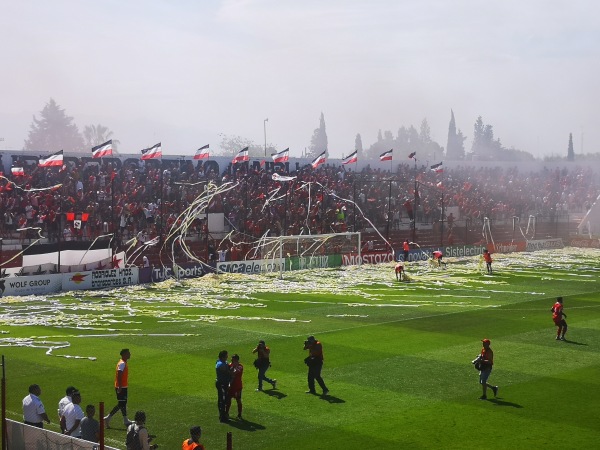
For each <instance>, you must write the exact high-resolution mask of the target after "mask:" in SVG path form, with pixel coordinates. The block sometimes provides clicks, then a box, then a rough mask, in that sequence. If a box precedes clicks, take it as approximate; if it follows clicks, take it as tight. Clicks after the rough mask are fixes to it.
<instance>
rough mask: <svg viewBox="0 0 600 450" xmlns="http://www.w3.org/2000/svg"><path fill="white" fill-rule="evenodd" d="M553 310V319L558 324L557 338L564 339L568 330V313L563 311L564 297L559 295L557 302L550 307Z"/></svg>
mask: <svg viewBox="0 0 600 450" xmlns="http://www.w3.org/2000/svg"><path fill="white" fill-rule="evenodd" d="M550 311H552V320H554V325H556V327H557V329H556V340H557V341H564V340H565V333H566V332H567V321H566V320H565V319H566V318H567V315H566V314H565V312H564V311H563V298H562V297H557V299H556V303H554V306H552V308H551V309H550Z"/></svg>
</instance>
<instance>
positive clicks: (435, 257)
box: [433, 250, 446, 267]
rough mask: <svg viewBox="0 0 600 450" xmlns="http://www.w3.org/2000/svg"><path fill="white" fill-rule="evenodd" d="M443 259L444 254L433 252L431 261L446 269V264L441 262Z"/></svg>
mask: <svg viewBox="0 0 600 450" xmlns="http://www.w3.org/2000/svg"><path fill="white" fill-rule="evenodd" d="M443 257H444V254H443V253H442V251H441V250H436V251H435V252H433V260H434V261H436V262H437V265H438V267H440V266H441V265H442V264H443V265H444V267H446V263H445V262H444V261H442V258H443Z"/></svg>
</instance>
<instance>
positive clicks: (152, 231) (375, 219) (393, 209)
mask: <svg viewBox="0 0 600 450" xmlns="http://www.w3.org/2000/svg"><path fill="white" fill-rule="evenodd" d="M20 163H22V164H21V166H23V167H24V175H19V176H13V175H8V176H7V177H5V178H2V179H1V180H0V215H1V217H2V220H1V221H0V227H1V234H2V237H4V238H6V237H9V236H19V238H20V239H22V240H25V239H27V238H28V237H31V232H27V231H20V232H18V231H17V230H22V229H24V228H27V227H39V228H41V229H42V234H43V235H44V236H47V237H48V238H49V239H50V240H57V239H64V240H71V239H92V238H94V237H97V236H99V235H102V234H107V233H112V232H115V233H116V235H117V236H118V237H119V238H120V241H121V242H125V241H126V240H127V239H130V238H132V237H138V239H139V240H140V241H141V242H143V241H144V240H147V239H151V238H153V237H155V236H160V235H161V233H163V234H164V233H166V231H167V230H168V229H169V228H170V227H171V226H172V225H173V224H174V223H175V221H176V220H177V217H178V215H179V214H180V213H181V212H182V211H184V210H185V209H186V208H187V207H188V206H189V205H190V204H191V202H192V201H193V200H194V199H195V198H196V197H197V196H198V195H200V194H201V193H202V191H203V190H204V189H205V187H206V183H203V182H209V181H210V182H213V183H216V184H218V185H220V184H222V183H226V182H232V183H234V184H235V187H234V188H233V189H231V190H228V191H227V192H225V193H224V194H220V195H216V196H214V197H213V198H212V199H211V201H210V203H209V206H208V211H207V212H209V213H213V212H223V213H224V215H225V217H226V220H227V222H228V223H229V225H230V226H231V227H232V229H234V230H237V231H238V232H239V233H240V235H242V236H247V237H250V238H258V237H260V236H262V235H264V234H265V233H267V232H268V233H269V234H270V235H274V236H277V235H281V234H287V235H296V234H309V233H310V234H319V233H330V232H342V231H346V230H353V231H362V230H364V229H365V228H367V227H378V228H381V227H392V229H393V228H397V227H399V226H400V224H401V223H402V222H410V221H411V220H416V221H417V222H430V223H431V222H436V221H439V220H441V219H442V205H443V206H444V208H446V211H447V210H448V208H449V207H457V208H458V211H459V214H458V217H454V216H453V217H451V218H450V220H461V219H464V218H469V219H471V220H473V221H477V220H483V218H484V217H487V218H489V219H491V220H502V219H509V218H511V217H513V216H518V217H521V218H523V217H527V216H529V215H532V214H533V215H537V216H543V217H547V218H549V219H550V220H552V218H553V217H555V216H556V215H560V214H567V213H569V212H581V211H585V209H586V208H589V207H590V205H591V204H592V203H593V202H594V201H595V199H596V197H597V196H598V194H599V193H600V187H599V183H598V175H597V174H595V173H594V172H593V170H592V169H591V168H586V167H578V166H573V167H571V168H569V169H567V168H563V169H546V168H541V169H540V170H537V171H534V172H526V173H525V172H522V171H520V170H519V168H518V167H511V168H509V169H503V168H500V167H495V168H480V167H479V168H476V167H471V166H455V167H453V168H450V169H448V168H445V167H444V170H443V172H441V173H440V171H439V170H437V171H434V170H430V169H429V168H428V167H426V166H422V165H411V164H397V165H395V168H394V171H393V172H391V171H389V170H387V171H386V170H381V169H372V168H370V167H366V168H364V169H362V170H360V171H358V172H355V171H353V170H352V166H342V165H338V166H336V165H332V164H325V165H322V166H320V167H319V168H317V169H313V168H312V167H311V166H310V165H307V166H304V167H301V168H299V169H298V170H291V171H290V172H289V173H288V172H286V170H285V165H282V164H276V165H273V164H272V163H268V164H267V165H266V167H265V166H264V165H263V166H260V167H259V166H257V165H249V164H247V163H243V164H236V165H231V164H229V165H228V166H227V167H225V169H224V170H223V171H222V172H221V173H216V172H215V171H214V170H206V171H205V165H204V164H202V162H196V161H189V160H188V161H185V160H181V161H166V160H165V161H162V165H161V161H160V160H151V161H145V162H144V161H139V162H137V163H131V162H130V163H128V164H125V165H123V166H122V167H121V166H120V167H119V168H118V169H117V166H116V165H114V163H111V162H108V161H102V160H98V162H96V161H94V162H90V161H89V160H78V161H77V162H74V161H72V160H71V161H68V162H66V163H65V164H64V165H63V166H62V167H51V168H48V167H46V168H39V167H37V166H35V165H29V166H28V165H26V164H25V163H24V162H21V161H15V162H14V164H13V165H15V166H16V165H19V164H20ZM273 171H276V172H278V173H279V174H280V175H286V176H293V177H295V178H294V180H292V181H275V180H274V179H273V178H272V174H273ZM56 185H61V186H60V187H55V188H49V187H51V186H56ZM40 188H46V189H43V190H36V189H40ZM415 188H416V192H415ZM60 212H62V213H64V214H59V213H60ZM68 213H70V214H68ZM444 220H446V221H447V220H448V218H447V217H444ZM193 229H194V232H197V233H198V236H201V235H204V234H205V233H206V224H205V223H203V222H202V220H197V221H196V222H195V223H194V228H193ZM28 233H29V234H28Z"/></svg>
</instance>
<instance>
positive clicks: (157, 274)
mask: <svg viewBox="0 0 600 450" xmlns="http://www.w3.org/2000/svg"><path fill="white" fill-rule="evenodd" d="M141 270H143V269H141ZM151 270H152V273H151V281H154V282H156V281H164V280H166V279H167V278H177V279H181V278H198V277H201V276H202V275H204V274H205V273H206V272H208V271H212V268H210V267H206V266H205V265H204V264H200V263H187V264H181V265H179V266H173V267H153V268H152V269H151ZM144 281H145V280H141V282H144Z"/></svg>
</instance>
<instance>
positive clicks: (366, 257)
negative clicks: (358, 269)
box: [342, 252, 410, 266]
mask: <svg viewBox="0 0 600 450" xmlns="http://www.w3.org/2000/svg"><path fill="white" fill-rule="evenodd" d="M409 259H410V256H409ZM391 261H394V254H393V253H392V252H364V253H361V254H360V257H359V256H358V253H345V254H343V255H342V265H343V266H358V265H360V264H381V263H387V262H391Z"/></svg>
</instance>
